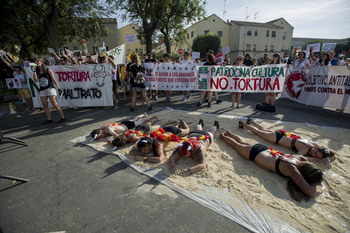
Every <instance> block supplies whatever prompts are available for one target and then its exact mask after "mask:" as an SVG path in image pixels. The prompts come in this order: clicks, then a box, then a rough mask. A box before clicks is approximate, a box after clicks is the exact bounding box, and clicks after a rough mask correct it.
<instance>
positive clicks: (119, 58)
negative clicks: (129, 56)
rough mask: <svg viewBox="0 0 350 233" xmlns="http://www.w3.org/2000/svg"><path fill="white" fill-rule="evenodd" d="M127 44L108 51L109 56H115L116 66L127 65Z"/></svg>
mask: <svg viewBox="0 0 350 233" xmlns="http://www.w3.org/2000/svg"><path fill="white" fill-rule="evenodd" d="M125 47H126V45H125V44H122V45H120V46H118V47H115V48H114V49H111V50H108V52H107V55H108V56H113V57H114V63H115V64H116V65H118V64H125V59H126V55H125Z"/></svg>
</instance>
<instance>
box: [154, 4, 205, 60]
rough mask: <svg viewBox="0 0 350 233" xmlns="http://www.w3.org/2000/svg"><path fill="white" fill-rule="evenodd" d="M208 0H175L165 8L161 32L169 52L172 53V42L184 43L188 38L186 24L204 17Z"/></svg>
mask: <svg viewBox="0 0 350 233" xmlns="http://www.w3.org/2000/svg"><path fill="white" fill-rule="evenodd" d="M205 5H206V1H205V0H204V1H201V0H174V1H172V2H169V4H168V6H167V8H166V9H165V15H164V19H163V21H162V24H161V27H160V32H161V33H162V34H163V36H164V43H165V46H166V51H167V53H169V54H170V53H171V44H172V43H175V44H182V43H183V42H184V41H185V40H186V34H187V32H186V30H185V29H184V24H185V23H186V24H190V23H191V22H193V21H196V20H200V19H201V18H204V15H205V13H206V11H205V9H204V7H205Z"/></svg>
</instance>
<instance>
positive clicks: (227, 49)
mask: <svg viewBox="0 0 350 233" xmlns="http://www.w3.org/2000/svg"><path fill="white" fill-rule="evenodd" d="M222 53H223V54H227V53H230V47H229V46H227V47H223V48H222Z"/></svg>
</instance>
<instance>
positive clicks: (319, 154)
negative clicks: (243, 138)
mask: <svg viewBox="0 0 350 233" xmlns="http://www.w3.org/2000/svg"><path fill="white" fill-rule="evenodd" d="M239 127H240V128H243V127H245V128H247V129H248V130H249V131H251V132H252V133H254V134H256V135H258V136H259V137H261V138H262V139H264V140H266V141H268V142H271V143H275V144H277V145H280V146H283V147H286V148H289V149H292V150H293V151H294V152H296V153H297V154H298V155H301V156H308V157H313V158H316V159H324V158H327V160H328V161H330V160H329V159H335V156H334V152H332V151H329V150H328V149H327V148H325V147H323V146H320V145H318V144H317V143H315V142H313V141H310V140H307V139H301V138H300V136H298V135H295V134H291V133H287V132H285V131H284V130H276V131H272V130H267V129H264V128H263V127H262V126H261V125H259V124H258V123H256V122H254V121H253V120H252V119H250V118H248V120H247V122H245V123H244V122H243V121H239Z"/></svg>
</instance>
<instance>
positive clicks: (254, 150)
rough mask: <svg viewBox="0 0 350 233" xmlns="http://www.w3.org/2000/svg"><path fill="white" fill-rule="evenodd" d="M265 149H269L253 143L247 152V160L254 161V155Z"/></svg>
mask: <svg viewBox="0 0 350 233" xmlns="http://www.w3.org/2000/svg"><path fill="white" fill-rule="evenodd" d="M265 150H269V148H268V147H267V146H265V145H262V144H255V145H254V146H253V147H252V149H251V150H250V152H249V160H251V161H255V157H256V156H257V155H258V154H259V153H260V152H262V151H265Z"/></svg>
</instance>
